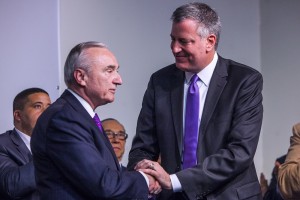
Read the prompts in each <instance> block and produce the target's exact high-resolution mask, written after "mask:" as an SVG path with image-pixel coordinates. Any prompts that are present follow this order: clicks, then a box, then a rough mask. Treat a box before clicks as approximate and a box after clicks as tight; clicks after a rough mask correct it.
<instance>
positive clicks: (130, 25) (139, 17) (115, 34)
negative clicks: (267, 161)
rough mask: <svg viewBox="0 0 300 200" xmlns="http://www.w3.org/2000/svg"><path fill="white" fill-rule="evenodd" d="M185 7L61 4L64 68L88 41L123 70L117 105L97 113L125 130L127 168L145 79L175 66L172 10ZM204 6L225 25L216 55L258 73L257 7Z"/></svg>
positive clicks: (64, 0)
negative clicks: (110, 55) (109, 53)
mask: <svg viewBox="0 0 300 200" xmlns="http://www.w3.org/2000/svg"><path fill="white" fill-rule="evenodd" d="M186 2H187V1H185V0H176V1H175V0H165V1H161V0H152V1H146V0H127V1H111V0H101V1H98V0H76V1H74V0H61V4H60V12H61V14H60V15H61V55H62V56H61V58H62V60H61V64H62V66H63V63H64V61H65V58H66V57H67V54H68V52H69V51H70V49H71V48H72V47H73V46H74V45H76V44H77V43H79V42H83V41H88V40H96V41H101V42H104V43H106V44H107V45H109V47H110V48H111V50H112V51H113V52H114V53H115V54H116V56H117V59H118V61H119V64H120V66H121V70H120V73H121V76H122V78H123V85H122V86H120V87H119V88H118V91H117V96H116V100H115V102H114V103H112V104H109V105H105V106H102V107H100V108H99V109H98V110H97V112H98V114H100V117H101V118H102V119H103V118H106V117H114V118H117V119H118V120H119V121H120V122H122V123H123V124H124V125H125V127H126V130H127V132H128V133H129V139H128V141H127V144H126V155H125V157H124V158H123V161H124V162H125V163H127V153H128V151H129V149H130V146H131V140H132V138H133V136H134V135H135V128H136V121H137V117H138V113H139V111H140V108H141V103H142V97H143V94H144V91H145V89H146V86H147V83H148V80H149V77H150V75H151V74H152V73H153V72H155V71H156V70H158V69H160V68H162V67H164V66H166V65H168V64H170V63H173V62H174V59H173V56H172V54H171V50H170V41H171V40H170V30H171V21H170V17H171V14H172V12H173V11H174V10H175V8H177V7H178V6H180V5H182V4H184V3H186ZM206 2H208V3H209V4H210V5H211V6H212V7H214V8H215V9H216V10H217V11H218V13H219V15H220V17H221V21H222V23H223V31H222V36H221V42H220V45H219V53H220V54H221V55H222V56H224V57H227V58H232V59H234V60H236V61H239V62H242V63H244V64H247V65H250V66H252V67H254V68H256V69H258V70H260V30H259V28H260V27H259V21H260V16H259V14H260V12H259V1H258V0H253V1H240V0H228V1H226V2H225V1H217V0H211V1H206ZM245 25H246V26H245ZM241 27H242V28H241ZM245 38H247V40H246V41H245ZM62 70H63V69H62V68H61V72H62ZM62 82H63V81H62ZM61 88H62V87H61ZM258 152H259V153H258V154H257V155H259V156H258V157H257V158H256V160H258V161H257V167H258V169H259V171H261V168H262V162H261V160H262V158H261V155H262V152H261V149H260V148H259V150H258Z"/></svg>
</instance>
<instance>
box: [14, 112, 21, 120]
mask: <svg viewBox="0 0 300 200" xmlns="http://www.w3.org/2000/svg"><path fill="white" fill-rule="evenodd" d="M13 115H14V120H15V121H17V122H20V121H21V112H20V110H15V111H14V113H13Z"/></svg>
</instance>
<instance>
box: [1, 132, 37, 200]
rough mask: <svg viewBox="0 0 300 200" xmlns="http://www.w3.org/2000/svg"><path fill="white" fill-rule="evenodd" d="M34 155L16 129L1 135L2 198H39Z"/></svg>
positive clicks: (5, 199) (29, 199)
mask: <svg viewBox="0 0 300 200" xmlns="http://www.w3.org/2000/svg"><path fill="white" fill-rule="evenodd" d="M35 189H36V184H35V176H34V167H33V162H32V156H31V153H30V151H29V149H28V148H27V147H26V145H25V143H24V142H23V140H22V139H21V137H20V136H19V134H18V133H17V132H16V130H15V129H14V130H11V131H7V132H6V133H3V134H1V135H0V199H1V200H9V199H22V200H35V199H38V196H37V193H35Z"/></svg>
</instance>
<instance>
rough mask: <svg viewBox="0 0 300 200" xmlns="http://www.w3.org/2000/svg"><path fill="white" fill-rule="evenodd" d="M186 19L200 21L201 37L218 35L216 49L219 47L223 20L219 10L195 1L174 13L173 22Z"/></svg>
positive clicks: (199, 31) (199, 32)
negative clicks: (218, 12)
mask: <svg viewBox="0 0 300 200" xmlns="http://www.w3.org/2000/svg"><path fill="white" fill-rule="evenodd" d="M185 19H192V20H195V21H197V22H198V23H199V28H198V34H199V36H200V37H201V38H206V37H208V35H209V34H214V35H215V36H216V37H217V40H216V44H215V49H217V47H218V44H219V39H220V33H221V21H220V17H219V16H218V14H217V12H216V11H214V10H213V9H212V8H211V7H209V6H208V5H207V4H205V3H200V2H193V3H188V4H184V5H182V6H180V7H178V8H177V9H176V10H175V11H174V12H173V14H172V17H171V20H172V21H173V23H178V22H181V21H183V20H185Z"/></svg>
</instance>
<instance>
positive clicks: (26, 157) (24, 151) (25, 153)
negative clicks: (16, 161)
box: [10, 129, 32, 164]
mask: <svg viewBox="0 0 300 200" xmlns="http://www.w3.org/2000/svg"><path fill="white" fill-rule="evenodd" d="M10 138H11V140H12V142H13V144H14V145H15V146H16V149H17V151H18V152H19V155H20V159H21V161H22V162H23V164H26V163H28V162H29V161H31V160H32V155H31V153H30V151H29V149H28V148H27V146H26V145H25V143H24V142H23V140H22V139H21V137H20V136H19V134H18V133H17V131H16V130H15V129H14V130H13V131H12V133H11V134H10Z"/></svg>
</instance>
